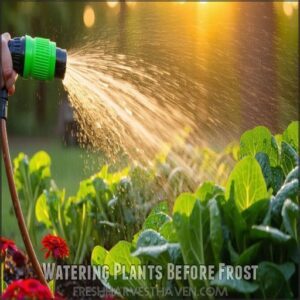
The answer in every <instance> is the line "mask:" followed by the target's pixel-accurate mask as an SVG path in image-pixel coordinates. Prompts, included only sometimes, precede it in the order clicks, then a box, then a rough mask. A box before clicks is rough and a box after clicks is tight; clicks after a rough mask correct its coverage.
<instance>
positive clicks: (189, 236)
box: [174, 193, 209, 289]
mask: <svg viewBox="0 0 300 300" xmlns="http://www.w3.org/2000/svg"><path fill="white" fill-rule="evenodd" d="M204 211H205V210H204V208H203V207H202V206H201V204H200V201H198V200H196V197H195V196H194V195H192V194H187V193H184V194H181V195H180V196H179V197H178V198H177V199H176V202H175V205H174V225H175V229H176V232H177V236H178V241H179V243H180V246H181V252H182V256H183V260H184V263H185V264H187V265H203V264H205V263H206V261H205V252H204V243H205V242H206V238H207V237H205V236H204V231H205V230H207V228H208V226H209V224H208V219H209V215H208V214H207V213H204ZM205 212H206V211H205ZM205 227H206V228H205ZM189 283H190V286H191V287H193V288H195V289H197V288H200V287H202V286H203V285H204V282H203V281H201V280H198V279H195V280H193V279H191V278H189ZM206 284H208V283H207V282H206Z"/></svg>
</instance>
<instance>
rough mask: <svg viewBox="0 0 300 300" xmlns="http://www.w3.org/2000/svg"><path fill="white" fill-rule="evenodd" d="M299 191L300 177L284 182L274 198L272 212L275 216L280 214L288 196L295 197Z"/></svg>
mask: <svg viewBox="0 0 300 300" xmlns="http://www.w3.org/2000/svg"><path fill="white" fill-rule="evenodd" d="M298 192H299V182H298V179H293V180H291V181H290V182H288V183H286V184H284V185H283V186H282V187H281V188H280V190H279V191H278V193H277V194H276V196H275V198H273V200H272V214H274V216H275V217H277V216H279V215H280V213H281V210H282V206H283V203H284V201H285V200H286V199H288V198H294V197H295V196H296V195H297V193H298Z"/></svg>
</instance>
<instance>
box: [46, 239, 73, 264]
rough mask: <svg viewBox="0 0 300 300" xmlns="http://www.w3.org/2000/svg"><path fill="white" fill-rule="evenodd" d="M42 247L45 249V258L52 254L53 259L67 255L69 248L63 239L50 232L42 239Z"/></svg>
mask: <svg viewBox="0 0 300 300" xmlns="http://www.w3.org/2000/svg"><path fill="white" fill-rule="evenodd" d="M42 244H43V246H44V247H43V248H42V250H44V251H46V253H45V258H46V259H47V258H48V257H49V256H52V257H53V258H55V259H58V258H60V259H63V258H66V257H68V256H69V248H68V245H67V243H66V241H65V240H64V239H62V238H61V237H59V236H55V235H52V234H48V235H46V236H45V237H44V238H43V240H42Z"/></svg>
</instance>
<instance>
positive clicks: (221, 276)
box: [211, 266, 259, 294]
mask: <svg viewBox="0 0 300 300" xmlns="http://www.w3.org/2000/svg"><path fill="white" fill-rule="evenodd" d="M231 267H232V266H225V267H223V268H222V269H220V270H219V271H218V273H217V274H216V276H215V279H214V280H213V281H212V282H211V284H212V285H216V286H221V287H227V288H228V289H230V290H233V291H236V292H239V293H245V294H250V293H254V292H255V291H256V290H257V289H258V287H259V286H258V284H256V283H253V282H248V281H245V280H243V279H237V278H236V277H237V276H236V275H235V274H234V272H232V270H231ZM231 274H233V276H232V275H231Z"/></svg>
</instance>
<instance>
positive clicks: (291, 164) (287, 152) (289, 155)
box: [280, 142, 299, 175]
mask: <svg viewBox="0 0 300 300" xmlns="http://www.w3.org/2000/svg"><path fill="white" fill-rule="evenodd" d="M298 159H299V156H298V154H297V152H296V151H295V150H294V149H293V148H292V146H290V145H289V144H287V143H285V142H282V143H281V157H280V160H281V166H282V169H283V171H284V174H286V175H287V174H288V173H289V172H290V171H291V170H292V169H293V168H295V167H296V165H297V163H298Z"/></svg>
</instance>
